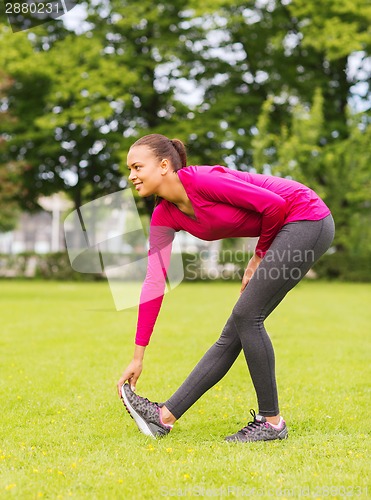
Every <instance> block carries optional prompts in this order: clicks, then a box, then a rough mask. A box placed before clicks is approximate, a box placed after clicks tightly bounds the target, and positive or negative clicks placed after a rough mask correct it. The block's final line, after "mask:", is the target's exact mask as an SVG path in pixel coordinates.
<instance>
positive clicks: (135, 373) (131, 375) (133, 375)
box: [117, 359, 143, 398]
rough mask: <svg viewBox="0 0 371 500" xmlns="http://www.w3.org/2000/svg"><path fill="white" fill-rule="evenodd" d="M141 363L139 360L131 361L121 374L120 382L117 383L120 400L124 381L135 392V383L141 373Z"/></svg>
mask: <svg viewBox="0 0 371 500" xmlns="http://www.w3.org/2000/svg"><path fill="white" fill-rule="evenodd" d="M142 369H143V362H142V360H141V359H132V360H131V362H130V363H129V365H128V367H127V368H126V370H125V371H124V373H123V374H122V376H121V378H120V380H119V381H118V383H117V391H118V393H119V397H120V398H121V397H122V395H121V388H122V386H123V385H124V384H125V382H126V381H128V382H129V384H130V387H131V389H132V390H133V391H135V386H136V383H137V380H138V378H139V377H140V374H141V373H142Z"/></svg>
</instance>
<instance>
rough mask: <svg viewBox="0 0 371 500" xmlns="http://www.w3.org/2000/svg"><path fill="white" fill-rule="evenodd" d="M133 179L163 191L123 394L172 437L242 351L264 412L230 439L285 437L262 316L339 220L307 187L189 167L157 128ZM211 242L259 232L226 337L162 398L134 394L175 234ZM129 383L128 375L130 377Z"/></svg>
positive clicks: (158, 431) (146, 421)
mask: <svg viewBox="0 0 371 500" xmlns="http://www.w3.org/2000/svg"><path fill="white" fill-rule="evenodd" d="M127 160H128V167H129V169H130V176H129V179H130V180H131V182H132V183H133V184H134V186H135V189H136V190H137V191H138V194H139V195H140V196H141V197H145V196H150V195H153V194H155V195H157V197H158V203H157V205H156V207H155V209H154V212H153V214H152V218H151V224H150V250H149V260H148V268H147V275H146V279H145V281H144V283H143V287H142V293H141V300H140V306H139V314H138V324H137V333H136V342H135V343H136V346H135V351H134V357H133V359H132V361H131V362H130V364H129V366H128V367H127V368H126V370H125V371H124V373H123V375H122V377H121V378H120V380H119V382H118V385H117V387H118V391H119V395H120V396H121V397H122V398H123V402H124V404H125V406H126V409H127V410H128V412H129V413H130V415H131V416H132V417H133V418H134V420H135V422H136V424H137V425H138V427H139V429H140V430H141V431H142V432H143V433H144V434H146V435H151V436H153V437H156V436H164V435H166V434H168V433H169V432H170V430H171V429H172V426H173V425H174V423H175V421H176V420H177V419H179V418H180V417H181V416H182V415H183V414H184V412H185V411H187V410H188V409H189V408H190V407H191V406H192V405H193V404H194V403H195V401H197V400H198V399H199V398H200V396H202V394H204V393H205V392H206V391H207V390H208V389H210V388H211V387H212V386H213V385H215V384H216V383H217V382H218V381H219V380H220V379H221V378H222V377H223V376H224V375H225V374H226V373H227V371H228V370H229V369H230V367H231V366H232V364H233V363H234V361H235V360H236V358H237V356H238V355H239V353H240V352H241V350H243V352H244V355H245V358H246V362H247V365H248V369H249V371H250V375H251V378H252V381H253V384H254V387H255V391H256V394H257V400H258V405H259V413H258V414H257V415H256V414H255V412H254V411H253V410H251V414H252V416H253V420H252V421H251V422H249V423H248V425H247V426H246V427H244V428H243V429H241V430H240V431H238V432H236V433H235V434H232V435H231V436H227V437H226V438H225V439H226V440H227V441H241V442H246V441H260V440H264V441H265V440H273V439H284V438H286V437H287V435H288V433H287V427H286V423H285V421H284V420H283V418H282V417H281V416H280V412H279V406H278V396H277V387H276V378H275V361H274V351H273V347H272V344H271V341H270V338H269V336H268V334H267V332H266V330H265V328H264V323H263V322H264V320H265V318H267V316H268V315H269V314H270V313H271V312H272V311H273V310H274V309H275V308H276V307H277V305H278V304H279V303H280V302H281V300H282V299H283V298H284V296H285V295H286V294H287V292H288V291H289V290H291V289H292V288H293V287H294V286H295V285H296V284H297V283H298V282H299V281H300V280H301V279H302V278H303V276H305V274H306V273H307V272H308V270H309V269H310V268H311V266H312V265H313V263H314V262H315V261H316V260H317V259H318V258H319V257H320V256H321V255H322V254H323V253H324V252H325V251H326V250H327V249H328V248H329V246H330V244H331V242H332V240H333V236H334V222H333V219H332V216H331V214H330V210H329V209H328V207H327V206H326V205H325V204H324V202H323V201H322V200H321V199H320V198H319V197H318V196H317V195H316V193H314V192H313V191H312V190H311V189H309V188H307V187H306V186H304V185H302V184H299V183H298V182H295V181H292V180H288V179H283V178H279V177H274V176H267V175H260V174H251V173H247V172H239V171H234V170H231V169H228V168H225V167H222V166H219V165H217V166H214V167H210V166H188V167H187V156H186V150H185V147H184V145H183V144H182V142H181V141H179V140H177V139H174V140H170V139H168V138H167V137H165V136H162V135H159V134H151V135H147V136H144V137H142V138H141V139H139V140H138V141H136V142H135V143H134V144H133V145H132V147H131V148H130V151H129V153H128V159H127ZM181 229H182V230H185V231H188V232H189V233H191V234H193V235H195V236H197V237H198V238H201V239H204V240H209V241H210V240H216V239H221V238H232V237H244V236H245V237H246V236H259V240H258V243H257V246H256V250H255V254H254V255H253V257H252V258H251V260H250V261H249V263H248V265H247V268H246V271H245V273H244V276H243V279H242V286H241V294H240V297H239V299H238V301H237V303H236V305H235V307H234V308H233V311H232V314H231V316H230V318H229V319H228V321H227V323H226V325H225V327H224V329H223V331H222V333H221V336H220V338H219V340H218V341H217V342H216V343H215V344H214V345H213V346H212V347H211V348H210V349H209V351H208V352H207V353H206V354H205V355H204V356H203V358H202V359H201V360H200V362H199V363H198V364H197V366H196V367H195V368H194V370H193V371H192V373H191V374H190V375H189V377H188V378H187V379H186V380H185V382H184V383H183V384H182V385H181V387H180V388H179V389H178V390H177V391H176V392H175V394H173V396H172V397H171V398H170V399H168V400H167V401H166V402H165V403H163V404H158V403H154V402H151V401H148V399H146V398H142V397H140V396H138V395H136V394H135V393H134V391H135V385H136V383H137V380H138V378H139V376H140V374H141V371H142V363H143V357H144V352H145V348H146V346H147V345H148V343H149V339H150V336H151V333H152V330H153V327H154V324H155V322H156V318H157V316H158V313H159V310H160V307H161V302H162V298H163V291H164V286H165V280H166V269H167V266H168V263H169V259H170V252H171V242H172V240H173V238H174V233H175V232H176V231H179V230H181ZM125 382H129V383H125Z"/></svg>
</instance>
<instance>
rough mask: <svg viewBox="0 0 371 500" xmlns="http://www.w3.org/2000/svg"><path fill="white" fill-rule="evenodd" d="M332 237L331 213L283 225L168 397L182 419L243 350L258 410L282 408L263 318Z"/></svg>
mask: <svg viewBox="0 0 371 500" xmlns="http://www.w3.org/2000/svg"><path fill="white" fill-rule="evenodd" d="M333 237H334V221H333V218H332V216H331V215H328V216H327V217H325V218H324V219H322V220H319V221H308V220H305V221H298V222H291V223H288V224H285V225H284V226H283V227H282V229H281V230H280V231H279V233H278V234H277V236H276V238H275V239H274V241H273V243H272V245H271V246H270V248H269V250H268V252H267V253H266V255H265V257H264V259H263V260H262V261H261V263H260V265H259V267H258V269H257V270H256V271H255V273H254V275H253V277H252V278H251V280H250V281H249V283H248V285H247V286H246V288H245V290H244V291H243V292H242V294H241V295H240V298H239V299H238V301H237V303H236V305H235V306H234V308H233V311H232V314H231V316H230V317H229V319H228V321H227V323H226V325H225V327H224V329H223V331H222V333H221V336H220V338H219V339H218V340H217V342H216V343H215V344H214V345H213V346H212V347H211V348H210V349H209V350H208V351H207V352H206V354H205V355H204V356H203V358H202V359H201V360H200V362H199V363H198V364H197V365H196V367H195V368H194V370H193V371H192V372H191V374H190V375H189V376H188V378H187V379H186V380H185V382H184V383H183V384H182V385H181V387H180V388H179V389H178V390H177V391H176V392H175V394H173V396H171V398H170V399H168V400H167V401H166V402H165V403H164V405H165V406H166V407H167V408H168V409H169V410H170V411H171V413H172V414H173V415H174V416H175V417H176V418H177V419H178V418H180V417H181V416H182V415H183V413H185V412H186V411H187V410H188V409H189V408H190V407H191V406H192V405H193V404H194V403H195V402H196V401H197V400H198V399H199V398H200V397H201V396H202V395H203V394H204V393H205V392H206V391H207V390H209V389H210V388H211V387H213V385H215V384H216V383H217V382H218V381H219V380H220V379H221V378H222V377H224V375H225V374H226V373H227V372H228V370H229V369H230V368H231V366H232V364H233V363H234V361H235V360H236V358H237V356H238V355H239V353H240V352H241V350H243V352H244V355H245V359H246V362H247V366H248V368H249V371H250V375H251V378H252V382H253V384H254V387H255V391H256V395H257V400H258V405H259V413H260V414H261V415H265V416H268V417H269V416H275V415H278V414H279V406H278V395H277V386H276V377H275V361H274V351H273V347H272V343H271V340H270V338H269V336H268V334H267V332H266V330H265V328H264V320H265V318H267V317H268V316H269V314H270V313H271V312H272V311H273V310H274V309H275V308H276V307H277V305H278V304H279V303H280V302H281V300H282V299H283V298H284V297H285V295H286V294H287V292H289V291H290V290H291V289H292V288H293V287H294V286H295V285H296V284H297V283H299V281H300V280H301V279H302V278H303V276H305V274H306V273H307V272H308V271H309V269H310V268H311V266H312V265H313V264H314V262H316V261H317V260H318V259H319V257H321V255H322V254H323V253H324V252H326V250H327V249H328V248H329V246H330V245H331V243H332V240H333Z"/></svg>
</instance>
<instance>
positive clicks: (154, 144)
mask: <svg viewBox="0 0 371 500" xmlns="http://www.w3.org/2000/svg"><path fill="white" fill-rule="evenodd" d="M134 146H148V147H149V148H150V149H152V151H153V152H154V153H155V155H156V157H157V158H158V159H159V160H163V159H164V158H167V159H169V160H170V162H171V164H172V167H173V169H174V171H175V172H177V171H178V170H180V169H181V168H184V167H186V166H187V151H186V148H185V145H184V144H183V142H182V141H181V140H179V139H168V138H167V137H166V136H165V135H161V134H149V135H145V136H144V137H141V138H140V139H138V140H137V141H136V142H134V144H133V145H132V146H131V147H132V148H133V147H134Z"/></svg>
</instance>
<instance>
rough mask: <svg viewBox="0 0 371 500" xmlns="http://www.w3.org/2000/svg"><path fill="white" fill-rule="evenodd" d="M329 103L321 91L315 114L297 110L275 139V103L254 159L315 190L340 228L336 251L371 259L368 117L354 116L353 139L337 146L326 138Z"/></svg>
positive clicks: (266, 111) (266, 109)
mask: <svg viewBox="0 0 371 500" xmlns="http://www.w3.org/2000/svg"><path fill="white" fill-rule="evenodd" d="M323 108H324V101H323V98H322V93H321V91H320V90H319V89H317V91H316V92H315V95H314V102H313V105H312V107H311V108H308V107H304V106H303V105H297V106H296V107H294V108H293V111H292V120H291V124H290V125H291V126H290V127H288V126H283V127H282V129H281V133H280V134H274V133H273V132H272V129H274V124H272V120H273V118H272V109H273V104H272V100H271V99H268V100H267V101H266V103H265V104H264V106H263V107H262V113H261V115H260V117H259V119H258V127H259V130H258V133H257V135H256V137H255V138H254V140H253V143H252V144H253V147H254V158H255V159H256V160H257V161H259V162H261V165H262V166H263V167H269V169H270V171H271V172H272V173H273V174H276V175H282V176H292V177H293V178H294V179H295V180H298V181H301V182H303V183H304V184H307V185H309V186H310V187H312V188H313V189H315V190H316V192H317V193H318V194H320V195H321V196H322V197H323V198H324V200H325V202H326V203H327V204H328V206H329V207H330V209H331V211H332V213H333V216H334V219H335V223H336V238H335V245H336V248H337V250H338V251H342V252H345V253H347V254H348V255H349V256H352V255H354V256H361V255H362V256H364V257H366V256H368V258H369V256H370V255H371V233H370V229H369V228H370V222H371V204H370V192H371V177H370V162H371V151H370V147H369V145H370V141H371V128H370V127H369V126H368V117H367V114H366V113H361V114H359V115H349V116H348V121H347V126H348V137H347V138H346V139H342V140H339V141H334V142H332V143H327V142H323V141H321V139H322V137H323V134H324V112H323Z"/></svg>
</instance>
